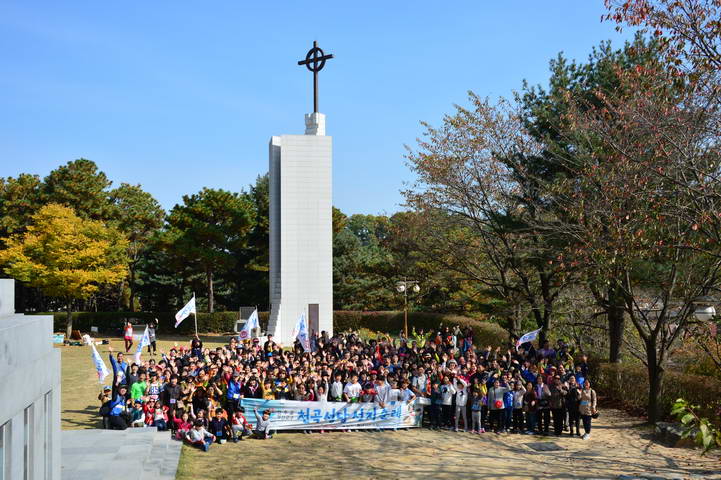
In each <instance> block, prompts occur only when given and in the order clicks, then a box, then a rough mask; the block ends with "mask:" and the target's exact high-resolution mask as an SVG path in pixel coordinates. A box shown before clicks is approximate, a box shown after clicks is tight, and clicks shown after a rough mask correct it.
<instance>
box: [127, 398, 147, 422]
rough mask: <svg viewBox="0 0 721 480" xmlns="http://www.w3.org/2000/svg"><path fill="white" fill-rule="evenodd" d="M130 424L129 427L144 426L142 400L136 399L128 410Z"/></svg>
mask: <svg viewBox="0 0 721 480" xmlns="http://www.w3.org/2000/svg"><path fill="white" fill-rule="evenodd" d="M130 426H131V427H144V426H145V412H144V411H143V402H142V400H140V399H138V400H135V402H134V404H133V409H132V410H131V412H130Z"/></svg>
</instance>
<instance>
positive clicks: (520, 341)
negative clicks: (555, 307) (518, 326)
mask: <svg viewBox="0 0 721 480" xmlns="http://www.w3.org/2000/svg"><path fill="white" fill-rule="evenodd" d="M541 330H542V329H541V328H539V329H538V330H534V331H532V332H528V333H526V334H524V335H523V336H522V337H521V338H519V339H518V341H517V342H516V347H520V346H521V345H523V344H524V343H526V342H532V341H533V340H535V339H536V337H537V336H538V333H539V332H540V331H541Z"/></svg>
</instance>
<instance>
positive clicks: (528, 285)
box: [404, 93, 569, 338]
mask: <svg viewBox="0 0 721 480" xmlns="http://www.w3.org/2000/svg"><path fill="white" fill-rule="evenodd" d="M469 101H470V107H468V108H466V107H461V106H456V112H455V113H454V114H453V115H447V116H446V117H444V119H443V123H442V125H441V126H440V127H432V126H430V125H428V124H424V125H425V127H426V132H425V137H426V138H425V139H423V140H419V143H418V147H417V149H416V150H411V151H409V154H408V156H407V158H408V161H409V165H410V167H411V170H412V171H413V172H414V173H415V174H416V175H417V178H418V180H417V181H416V183H415V184H414V185H413V186H412V187H411V188H410V189H408V190H406V191H405V192H404V195H405V197H406V200H407V202H408V204H409V205H410V206H412V207H413V208H414V209H416V210H417V211H418V212H421V213H422V214H424V215H426V216H427V218H428V219H438V220H439V221H440V222H441V223H439V224H438V225H434V226H429V228H428V229H427V231H426V234H427V235H428V236H429V237H432V238H434V239H435V240H436V242H437V247H436V249H437V251H439V252H446V254H445V255H444V257H445V258H447V267H448V268H451V269H455V270H456V271H458V272H459V273H461V274H463V275H465V276H467V277H468V278H472V279H473V280H474V281H476V282H479V283H480V284H482V285H484V286H485V287H486V288H488V289H492V290H493V291H494V292H496V293H497V294H498V295H499V296H500V297H501V298H503V299H504V301H506V302H508V303H509V304H510V303H511V302H517V301H521V302H523V303H524V304H525V305H527V306H528V310H529V311H530V315H531V316H532V318H533V319H534V321H535V323H536V324H537V326H538V327H540V328H542V335H541V336H542V338H545V335H546V333H547V332H548V330H549V328H550V326H551V321H552V318H553V315H554V303H555V301H556V300H557V298H558V295H559V294H560V292H561V291H562V290H563V288H565V286H566V285H567V283H568V281H569V278H568V271H567V270H564V269H562V268H560V267H559V264H558V263H557V262H556V256H557V249H558V245H559V243H562V242H563V241H564V240H563V238H560V237H558V236H554V235H553V234H550V233H544V232H542V231H539V230H538V229H537V228H536V226H535V224H536V223H537V222H538V221H539V220H540V217H539V216H540V215H541V214H542V210H541V209H540V208H539V207H540V206H541V205H543V203H544V198H543V196H542V195H543V193H544V190H543V189H542V188H540V185H539V177H538V175H534V172H533V171H531V170H530V169H529V165H530V164H531V163H530V162H529V161H528V159H529V158H531V157H533V158H538V157H540V155H541V154H542V152H543V145H542V144H541V143H539V142H538V140H537V139H535V138H533V137H532V136H531V135H530V133H529V131H528V130H527V128H526V127H525V125H524V124H523V122H522V111H521V109H520V106H519V105H518V104H514V103H512V102H508V101H505V100H501V101H499V102H498V103H497V104H492V103H491V102H489V101H488V100H484V99H482V98H480V97H478V96H476V95H475V94H473V93H471V94H469ZM437 212H438V213H440V214H437Z"/></svg>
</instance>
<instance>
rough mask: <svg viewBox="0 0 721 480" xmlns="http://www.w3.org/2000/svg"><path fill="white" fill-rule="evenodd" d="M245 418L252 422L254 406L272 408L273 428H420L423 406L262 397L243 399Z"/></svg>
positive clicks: (260, 412)
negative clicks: (266, 398) (299, 400)
mask: <svg viewBox="0 0 721 480" xmlns="http://www.w3.org/2000/svg"><path fill="white" fill-rule="evenodd" d="M240 404H241V406H243V407H244V408H245V417H246V418H247V419H248V421H250V422H251V423H253V420H254V419H255V416H254V415H253V412H252V410H253V408H257V409H258V413H259V414H262V412H263V410H265V409H271V410H272V413H271V415H270V428H271V429H272V430H321V429H322V430H345V429H353V430H355V429H367V428H373V429H375V428H412V427H420V426H421V423H422V421H423V405H421V404H420V402H415V401H414V402H411V403H406V402H389V403H388V404H386V405H385V407H383V408H381V407H380V405H378V404H377V403H346V402H296V401H294V400H263V399H258V398H243V399H241V400H240Z"/></svg>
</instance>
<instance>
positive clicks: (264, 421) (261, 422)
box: [253, 408, 273, 440]
mask: <svg viewBox="0 0 721 480" xmlns="http://www.w3.org/2000/svg"><path fill="white" fill-rule="evenodd" d="M253 413H255V420H256V423H255V430H254V431H253V436H254V437H255V438H258V439H261V440H267V439H269V438H273V436H272V435H271V434H270V414H271V413H272V411H271V410H263V414H262V415H259V414H258V409H257V408H254V409H253Z"/></svg>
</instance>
